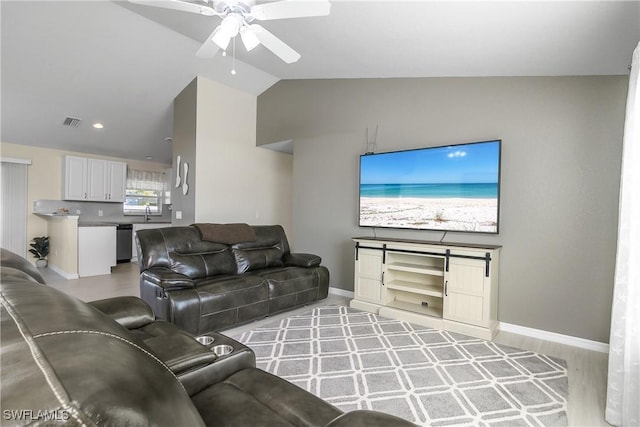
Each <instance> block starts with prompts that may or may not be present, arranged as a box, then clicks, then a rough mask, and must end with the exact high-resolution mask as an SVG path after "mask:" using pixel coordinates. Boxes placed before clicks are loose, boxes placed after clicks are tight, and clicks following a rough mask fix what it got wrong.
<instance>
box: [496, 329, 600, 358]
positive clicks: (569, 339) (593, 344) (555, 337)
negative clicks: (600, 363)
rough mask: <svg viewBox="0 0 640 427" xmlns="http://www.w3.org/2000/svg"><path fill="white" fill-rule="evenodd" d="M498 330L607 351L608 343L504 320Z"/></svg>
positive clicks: (587, 348)
mask: <svg viewBox="0 0 640 427" xmlns="http://www.w3.org/2000/svg"><path fill="white" fill-rule="evenodd" d="M500 330H501V331H504V332H510V333H513V334H518V335H524V336H526V337H531V338H537V339H541V340H545V341H551V342H555V343H559V344H565V345H570V346H573V347H578V348H583V349H585V350H592V351H598V352H600V353H609V344H606V343H603V342H599V341H592V340H587V339H584V338H578V337H573V336H571V335H563V334H558V333H556V332H549V331H543V330H541V329H534V328H528V327H526V326H520V325H513V324H510V323H505V322H500Z"/></svg>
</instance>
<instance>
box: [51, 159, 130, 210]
mask: <svg viewBox="0 0 640 427" xmlns="http://www.w3.org/2000/svg"><path fill="white" fill-rule="evenodd" d="M63 179H64V197H63V198H64V200H83V201H93V202H119V203H122V202H124V196H125V185H126V180H127V164H126V163H124V162H114V161H111V160H101V159H88V158H85V157H76V156H65V159H64V177H63Z"/></svg>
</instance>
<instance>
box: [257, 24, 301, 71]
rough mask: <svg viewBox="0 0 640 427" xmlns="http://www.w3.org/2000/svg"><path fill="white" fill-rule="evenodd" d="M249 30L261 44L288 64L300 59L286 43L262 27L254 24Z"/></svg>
mask: <svg viewBox="0 0 640 427" xmlns="http://www.w3.org/2000/svg"><path fill="white" fill-rule="evenodd" d="M249 28H250V29H251V30H252V31H253V32H254V34H255V35H256V37H258V40H260V43H262V45H263V46H264V47H266V48H267V49H269V50H270V51H271V52H273V53H274V54H275V55H276V56H278V57H279V58H280V59H282V60H283V61H284V62H286V63H287V64H291V63H293V62H296V61H297V60H298V59H300V54H299V53H298V52H296V51H295V50H293V49H291V48H290V47H289V46H288V45H287V44H286V43H285V42H283V41H282V40H280V39H279V38H277V37H276V36H274V35H273V34H272V33H270V32H269V31H267V30H266V29H265V28H264V27H262V26H261V25H257V24H253V25H250V26H249Z"/></svg>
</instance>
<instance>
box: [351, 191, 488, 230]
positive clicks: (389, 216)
mask: <svg viewBox="0 0 640 427" xmlns="http://www.w3.org/2000/svg"><path fill="white" fill-rule="evenodd" d="M497 204H498V200H497V199H463V198H444V199H425V198H417V197H415V198H413V197H407V198H391V197H389V198H385V197H362V198H361V199H360V218H361V222H360V225H363V226H373V227H376V226H380V224H381V223H384V224H385V226H386V227H402V228H404V227H411V228H428V229H441V230H444V229H446V230H469V231H484V232H495V231H496V224H497V213H496V212H497V209H496V206H497Z"/></svg>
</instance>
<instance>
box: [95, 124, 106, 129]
mask: <svg viewBox="0 0 640 427" xmlns="http://www.w3.org/2000/svg"><path fill="white" fill-rule="evenodd" d="M93 127H94V128H96V129H102V128H104V125H103V124H102V123H94V124H93Z"/></svg>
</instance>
